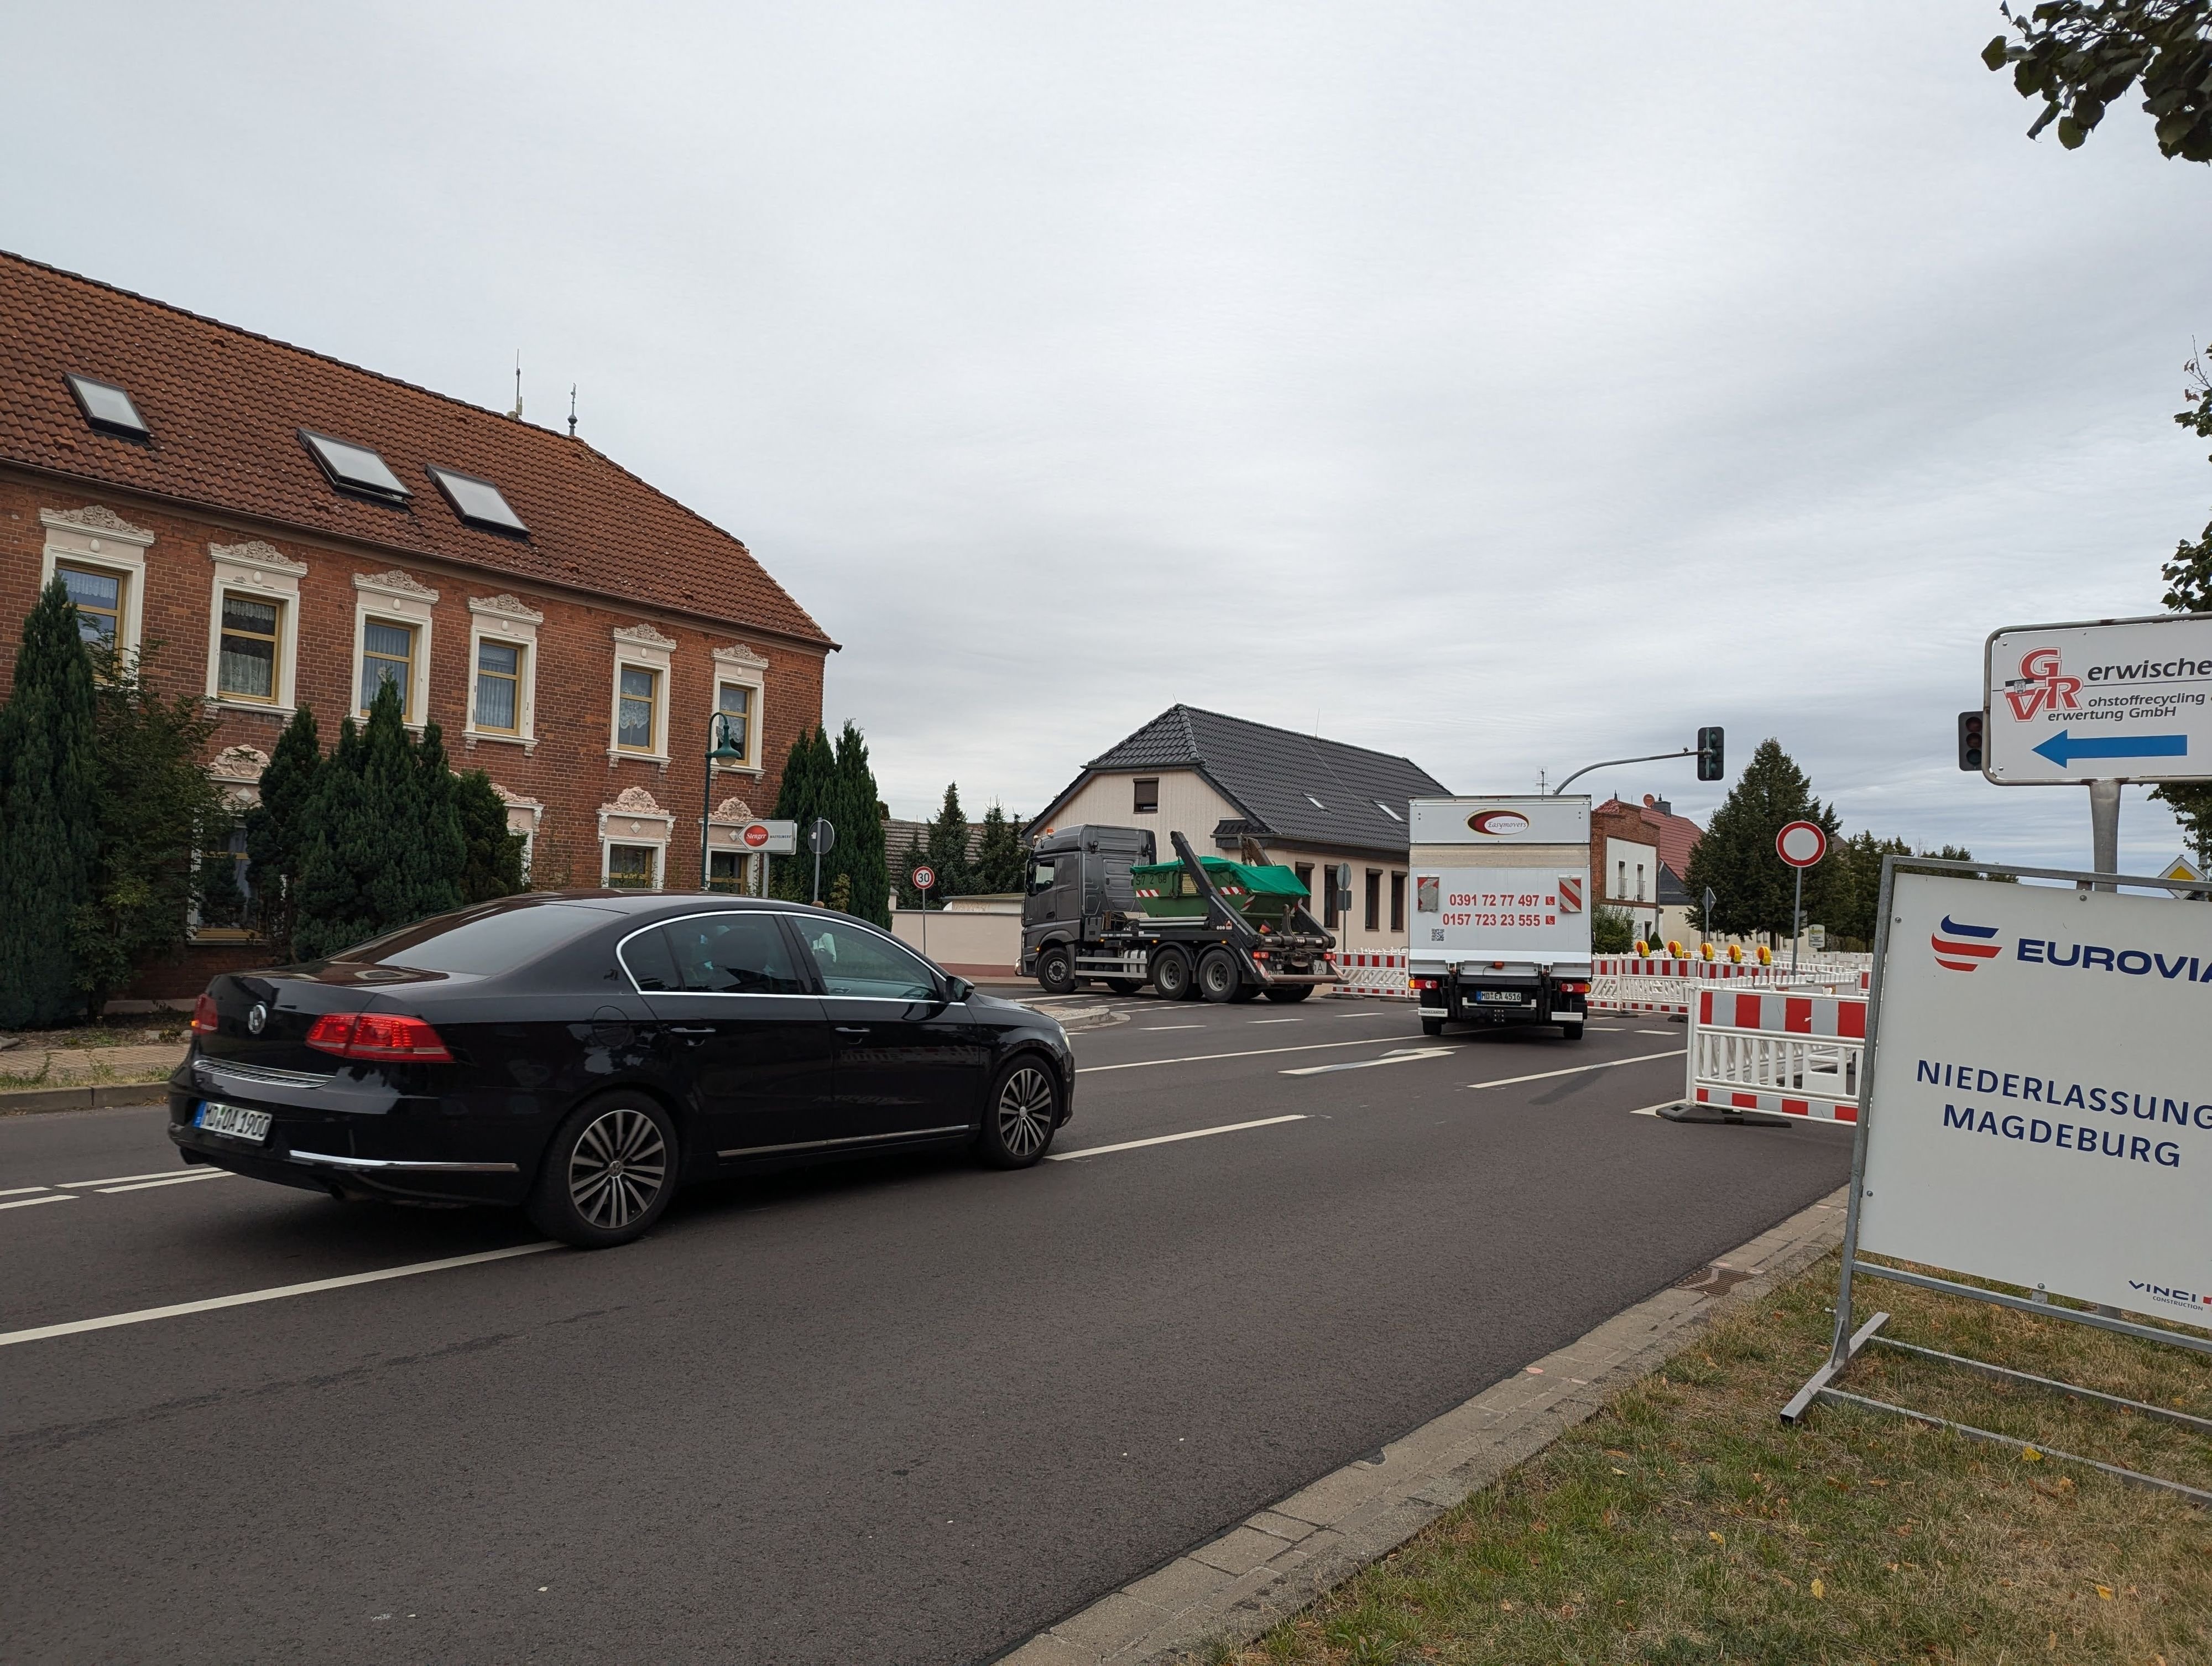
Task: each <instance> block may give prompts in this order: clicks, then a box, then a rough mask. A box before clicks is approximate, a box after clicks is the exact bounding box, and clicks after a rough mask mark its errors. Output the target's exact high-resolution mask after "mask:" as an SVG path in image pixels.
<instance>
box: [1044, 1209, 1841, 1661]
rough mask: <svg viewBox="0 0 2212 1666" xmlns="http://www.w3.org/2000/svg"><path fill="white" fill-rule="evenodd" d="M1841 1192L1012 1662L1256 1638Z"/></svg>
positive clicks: (1547, 1433)
mask: <svg viewBox="0 0 2212 1666" xmlns="http://www.w3.org/2000/svg"><path fill="white" fill-rule="evenodd" d="M1843 1234H1844V1192H1843V1191H1841V1190H1838V1191H1836V1192H1833V1193H1832V1194H1830V1195H1829V1196H1827V1197H1826V1198H1825V1199H1823V1200H1822V1201H1820V1202H1818V1203H1815V1204H1814V1205H1813V1206H1812V1207H1809V1208H1807V1209H1804V1210H1801V1211H1800V1212H1799V1213H1796V1214H1795V1215H1793V1216H1791V1217H1790V1219H1788V1220H1785V1221H1784V1222H1783V1223H1782V1224H1781V1225H1778V1226H1777V1227H1775V1228H1773V1229H1772V1230H1771V1231H1766V1232H1763V1233H1761V1234H1760V1235H1759V1237H1755V1238H1753V1240H1752V1241H1751V1242H1750V1243H1747V1244H1745V1245H1743V1246H1742V1247H1741V1249H1736V1250H1735V1251H1733V1252H1731V1253H1730V1254H1729V1256H1726V1257H1725V1258H1724V1259H1723V1260H1720V1261H1717V1262H1713V1263H1712V1264H1711V1266H1710V1267H1708V1268H1705V1269H1704V1270H1703V1271H1702V1272H1701V1273H1699V1274H1696V1275H1694V1276H1693V1277H1692V1278H1691V1279H1688V1280H1684V1281H1683V1282H1682V1283H1681V1284H1680V1285H1677V1286H1674V1288H1672V1289H1668V1290H1662V1291H1661V1292H1659V1293H1658V1294H1657V1295H1656V1296H1653V1297H1650V1298H1648V1299H1646V1300H1644V1301H1642V1302H1638V1304H1636V1305H1635V1306H1634V1307H1632V1308H1630V1309H1629V1310H1627V1311H1626V1312H1625V1313H1620V1314H1617V1315H1615V1316H1613V1318H1610V1319H1608V1320H1607V1321H1606V1322H1604V1323H1603V1324H1601V1325H1600V1326H1599V1327H1598V1328H1597V1329H1595V1330H1593V1331H1591V1332H1590V1333H1589V1335H1585V1336H1583V1337H1582V1338H1580V1339H1579V1340H1578V1341H1574V1342H1571V1343H1570V1344H1568V1346H1566V1347H1563V1348H1561V1349H1559V1351H1558V1352H1557V1353H1551V1354H1547V1355H1546V1356H1545V1357H1544V1358H1543V1359H1540V1360H1538V1361H1537V1362H1536V1363H1535V1364H1534V1365H1529V1366H1527V1367H1525V1368H1524V1369H1523V1370H1522V1371H1521V1372H1520V1373H1519V1374H1518V1375H1516V1376H1514V1377H1508V1378H1506V1379H1505V1381H1504V1382H1502V1383H1496V1384H1494V1385H1493V1386H1492V1387H1491V1388H1488V1389H1485V1390H1484V1391H1483V1392H1482V1393H1480V1394H1479V1395H1476V1396H1475V1397H1474V1399H1472V1400H1469V1401H1468V1402H1465V1403H1464V1404H1462V1405H1461V1406H1459V1407H1457V1408H1455V1409H1453V1410H1451V1411H1449V1412H1446V1413H1445V1414H1443V1416H1442V1417H1439V1418H1437V1419H1436V1420H1434V1421H1432V1422H1430V1423H1427V1424H1425V1425H1423V1426H1421V1427H1420V1428H1419V1429H1416V1430H1414V1431H1413V1432H1412V1433H1411V1434H1409V1435H1407V1436H1406V1438H1404V1439H1402V1440H1395V1441H1392V1442H1390V1443H1389V1444H1388V1445H1386V1446H1384V1447H1383V1449H1382V1450H1381V1451H1379V1452H1377V1453H1376V1455H1375V1456H1373V1457H1372V1458H1365V1459H1361V1460H1359V1461H1358V1462H1353V1463H1349V1464H1346V1466H1345V1467H1344V1468H1341V1469H1339V1470H1337V1471H1336V1472H1335V1473H1334V1474H1328V1475H1324V1476H1322V1478H1321V1479H1320V1480H1319V1481H1315V1482H1313V1483H1312V1484H1311V1485H1310V1486H1309V1487H1303V1488H1301V1489H1300V1490H1299V1491H1297V1492H1296V1493H1291V1495H1290V1496H1289V1497H1288V1498H1286V1499H1279V1500H1278V1501H1277V1502H1276V1504H1275V1505H1273V1507H1272V1508H1269V1509H1267V1510H1262V1511H1259V1512H1258V1513H1257V1514H1256V1515H1254V1516H1251V1517H1248V1518H1247V1519H1246V1520H1245V1521H1243V1523H1240V1524H1239V1525H1238V1526H1237V1527H1234V1528H1232V1529H1230V1530H1229V1531H1228V1532H1226V1533H1225V1534H1223V1535H1221V1536H1220V1537H1218V1538H1217V1539H1214V1540H1212V1541H1211V1542H1209V1543H1206V1544H1203V1545H1200V1546H1199V1547H1197V1548H1196V1549H1194V1550H1191V1551H1189V1552H1187V1553H1186V1554H1183V1555H1181V1556H1178V1557H1176V1559H1175V1560H1173V1561H1172V1562H1170V1563H1169V1564H1168V1565H1167V1566H1165V1567H1163V1568H1159V1569H1157V1570H1155V1571H1154V1572H1151V1573H1148V1574H1146V1576H1145V1577H1144V1578H1141V1579H1137V1580H1133V1581H1132V1582H1131V1583H1130V1584H1127V1585H1124V1586H1123V1587H1121V1590H1116V1591H1113V1592H1110V1593H1109V1594H1108V1595H1107V1596H1103V1597H1101V1598H1099V1599H1098V1600H1097V1602H1093V1603H1091V1605H1090V1606H1089V1607H1088V1608H1084V1609H1082V1610H1080V1611H1079V1612H1078V1613H1076V1614H1071V1615H1070V1616H1069V1617H1068V1618H1066V1620H1061V1621H1060V1623H1059V1624H1057V1625H1055V1626H1052V1627H1051V1628H1050V1629H1048V1631H1045V1632H1043V1633H1041V1634H1040V1635H1038V1636H1036V1637H1035V1638H1032V1639H1030V1641H1029V1642H1027V1643H1025V1644H1024V1645H1021V1646H1020V1647H1019V1648H1018V1649H1016V1650H1014V1651H1012V1653H1010V1654H1006V1655H1003V1656H1001V1657H1000V1661H1001V1662H1002V1663H1003V1666H1108V1663H1111V1666H1153V1663H1161V1666H1164V1663H1167V1662H1170V1661H1174V1660H1177V1659H1180V1658H1182V1657H1185V1656H1187V1655H1189V1654H1191V1653H1193V1652H1194V1651H1197V1650H1200V1649H1201V1648H1202V1647H1204V1646H1205V1645H1207V1644H1209V1643H1212V1642H1216V1641H1229V1642H1234V1643H1243V1642H1249V1640H1250V1639H1253V1638H1255V1637H1257V1636H1258V1635H1259V1634H1260V1633H1261V1632H1264V1631H1266V1630H1267V1628H1268V1627H1269V1626H1273V1625H1274V1624H1275V1623H1276V1622H1277V1621H1279V1620H1284V1619H1286V1618H1287V1617H1289V1616H1290V1615H1291V1614H1295V1613H1297V1611H1298V1610H1299V1609H1301V1608H1304V1607H1306V1606H1307V1605H1308V1604H1309V1603H1310V1602H1312V1601H1313V1600H1314V1599H1315V1598H1316V1597H1317V1596H1320V1595H1321V1594H1322V1592H1323V1591H1325V1590H1328V1589H1329V1588H1330V1587H1331V1586H1333V1585H1336V1584H1340V1583H1342V1582H1343V1581H1344V1580H1345V1579H1346V1578H1349V1577H1350V1576H1351V1575H1352V1574H1353V1573H1355V1572H1358V1570H1359V1569H1360V1568H1362V1567H1364V1566H1366V1565H1367V1564H1368V1563H1370V1562H1372V1561H1374V1560H1376V1559H1377V1558H1379V1557H1382V1556H1384V1555H1387V1554H1389V1552H1391V1551H1393V1550H1395V1549H1396V1548H1397V1547H1399V1546H1400V1545H1401V1544H1403V1543H1405V1541H1407V1540H1408V1539H1410V1538H1411V1537H1413V1535H1414V1534H1416V1533H1418V1532H1419V1530H1420V1529H1422V1528H1424V1527H1425V1526H1427V1525H1428V1523H1431V1521H1433V1520H1435V1519H1436V1518H1437V1517H1438V1516H1441V1515H1442V1514H1443V1512H1444V1511H1447V1510H1449V1509H1451V1508H1452V1507H1453V1506H1454V1505H1457V1504H1459V1503H1460V1502H1461V1501H1462V1500H1463V1499H1466V1498H1468V1496H1469V1495H1470V1494H1472V1493H1476V1492H1479V1491H1480V1489H1481V1488H1483V1487H1487V1486H1488V1485H1489V1484H1490V1483H1491V1482H1492V1481H1496V1480H1497V1479H1498V1477H1499V1476H1500V1475H1502V1474H1504V1473H1505V1472H1506V1471H1507V1470H1509V1469H1510V1468H1513V1467H1514V1465H1516V1464H1517V1463H1520V1462H1523V1461H1525V1460H1526V1459H1528V1458H1530V1457H1533V1456H1535V1454H1536V1453H1538V1452H1540V1451H1541V1450H1543V1449H1544V1448H1545V1447H1546V1446H1547V1445H1549V1444H1551V1443H1552V1442H1553V1440H1554V1439H1556V1438H1558V1437H1559V1435H1561V1434H1562V1433H1564V1432H1565V1431H1566V1430H1568V1429H1570V1428H1571V1427H1573V1426H1575V1425H1576V1424H1577V1423H1580V1422H1582V1421H1583V1420H1584V1419H1586V1418H1588V1417H1589V1416H1590V1415H1591V1414H1594V1413H1595V1412H1596V1411H1597V1409H1598V1408H1599V1407H1600V1406H1601V1405H1602V1404H1603V1403H1604V1402H1605V1400H1606V1398H1607V1396H1608V1395H1612V1394H1613V1393H1615V1392H1617V1391H1618V1390H1620V1389H1623V1388H1625V1387H1626V1386H1627V1385H1628V1384H1629V1383H1632V1382H1634V1381H1635V1380H1636V1379H1637V1378H1638V1377H1643V1376H1645V1375H1647V1374H1649V1373H1650V1372H1651V1371H1654V1370H1656V1369H1657V1368H1658V1366H1659V1365H1660V1364H1661V1362H1662V1361H1663V1360H1664V1359H1666V1358H1667V1357H1668V1355H1669V1354H1671V1353H1674V1351H1675V1350H1676V1349H1677V1348H1679V1347H1681V1346H1682V1345H1683V1343H1684V1342H1685V1341H1687V1340H1688V1339H1689V1337H1690V1336H1691V1335H1692V1334H1694V1333H1695V1332H1696V1331H1697V1330H1699V1329H1701V1328H1702V1327H1703V1326H1704V1325H1705V1324H1706V1323H1707V1322H1709V1321H1710V1320H1711V1318H1712V1316H1714V1315H1715V1313H1716V1312H1717V1311H1719V1310H1722V1309H1723V1308H1725V1307H1728V1306H1732V1305H1735V1304H1737V1303H1741V1302H1747V1301H1753V1300H1755V1299H1757V1298H1759V1297H1761V1296H1763V1295H1765V1293H1766V1292H1769V1291H1770V1290H1771V1289H1773V1288H1774V1287H1775V1286H1777V1285H1778V1284H1779V1283H1781V1282H1782V1281H1783V1280H1786V1279H1788V1278H1790V1277H1791V1276H1793V1275H1794V1274H1797V1273H1800V1272H1802V1271H1803V1270H1804V1269H1805V1268H1807V1267H1809V1266H1811V1265H1812V1264H1813V1262H1815V1261H1817V1260H1819V1259H1820V1257H1821V1256H1824V1255H1826V1253H1827V1252H1828V1251H1829V1250H1831V1249H1834V1248H1835V1247H1836V1246H1837V1244H1838V1243H1841V1242H1842V1240H1843Z"/></svg>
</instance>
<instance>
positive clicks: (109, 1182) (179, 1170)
mask: <svg viewBox="0 0 2212 1666" xmlns="http://www.w3.org/2000/svg"><path fill="white" fill-rule="evenodd" d="M222 1172H224V1173H228V1170H222ZM190 1173H191V1170H190V1169H187V1168H186V1167H185V1165H184V1164H181V1163H179V1164H178V1165H177V1166H176V1167H175V1168H173V1169H163V1170H161V1172H160V1173H159V1174H112V1175H110V1176H108V1177H107V1178H106V1179H105V1180H64V1181H63V1182H62V1184H63V1185H64V1187H70V1188H75V1187H78V1186H120V1185H121V1184H122V1183H124V1182H125V1181H126V1180H167V1179H170V1178H172V1177H174V1176H177V1175H180V1174H190Z"/></svg>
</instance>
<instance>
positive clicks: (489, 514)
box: [430, 465, 530, 534]
mask: <svg viewBox="0 0 2212 1666" xmlns="http://www.w3.org/2000/svg"><path fill="white" fill-rule="evenodd" d="M430 478H431V479H433V480H435V481H436V482H437V483H438V489H439V490H440V491H441V492H443V493H444V494H445V496H446V502H448V503H450V504H452V505H453V513H454V514H457V515H459V516H460V518H461V519H462V520H465V521H467V522H468V523H469V524H470V525H471V526H488V527H489V528H491V530H492V531H494V532H522V533H525V534H527V533H528V532H529V531H530V528H528V527H527V526H524V525H523V524H522V517H521V516H520V515H519V514H515V512H514V511H513V509H511V508H508V507H507V499H506V498H505V497H504V496H501V492H500V489H499V488H498V487H496V486H495V485H493V484H492V483H491V482H490V481H489V480H483V479H480V478H478V477H477V476H475V475H473V474H459V473H456V472H455V471H453V470H452V469H441V468H439V467H437V466H436V465H432V466H431V469H430Z"/></svg>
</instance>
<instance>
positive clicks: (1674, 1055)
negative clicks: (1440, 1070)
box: [1468, 1047, 1690, 1088]
mask: <svg viewBox="0 0 2212 1666" xmlns="http://www.w3.org/2000/svg"><path fill="white" fill-rule="evenodd" d="M1689 1050H1690V1049H1688V1048H1686V1047H1678V1048H1676V1049H1674V1051H1673V1052H1671V1053H1644V1054H1641V1055H1638V1056H1637V1057H1635V1058H1633V1059H1607V1061H1605V1062H1604V1063H1603V1064H1577V1065H1570V1066H1569V1067H1567V1068H1566V1069H1565V1070H1540V1071H1538V1072H1536V1073H1535V1074H1534V1075H1533V1076H1501V1077H1499V1078H1498V1079H1497V1080H1496V1081H1494V1082H1469V1083H1468V1087H1470V1088H1478V1087H1511V1086H1512V1085H1514V1084H1515V1083H1516V1082H1541V1081H1543V1080H1545V1079H1547V1078H1548V1077H1553V1076H1579V1075H1581V1074H1582V1073H1583V1072H1584V1071H1586V1070H1618V1069H1620V1067H1621V1066H1623V1065H1625V1064H1650V1062H1651V1061H1653V1060H1654V1059H1679V1058H1680V1057H1681V1056H1682V1055H1684V1054H1685V1053H1686V1052H1688V1051H1689Z"/></svg>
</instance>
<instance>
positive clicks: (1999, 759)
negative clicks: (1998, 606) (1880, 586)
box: [1982, 613, 2212, 787]
mask: <svg viewBox="0 0 2212 1666" xmlns="http://www.w3.org/2000/svg"><path fill="white" fill-rule="evenodd" d="M1982 669H1983V681H1984V692H1983V704H1984V709H1986V710H1987V712H1988V713H1989V727H1988V731H1987V737H1986V739H1987V745H1986V749H1985V752H1984V763H1983V768H1982V773H1983V774H1984V775H1987V776H1988V777H1989V778H1990V780H1991V781H1996V782H1998V783H1999V784H2000V785H2002V786H2007V787H2043V786H2050V785H2051V784H2053V783H2060V782H2069V781H2205V780H2212V702H2208V701H2207V699H2206V696H2207V695H2208V694H2212V614H2203V613H2186V614H2167V615H2165V616H2162V617H2156V618H2149V619H2115V620H2111V621H2108V622H2106V623H2096V624H2063V625H2031V626H2026V627H2022V628H2021V629H2012V630H2000V631H1998V632H1996V634H1995V635H1991V636H1990V639H1989V641H1988V642H1987V644H1986V645H1985V646H1984V651H1983V660H1982Z"/></svg>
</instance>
